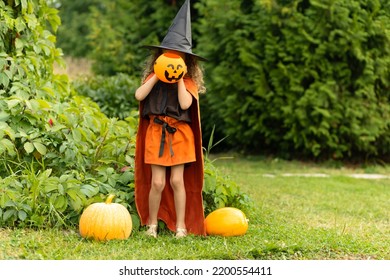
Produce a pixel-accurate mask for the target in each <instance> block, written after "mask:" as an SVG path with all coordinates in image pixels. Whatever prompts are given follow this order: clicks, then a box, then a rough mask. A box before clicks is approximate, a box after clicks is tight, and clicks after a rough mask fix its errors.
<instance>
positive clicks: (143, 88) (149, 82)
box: [135, 74, 158, 101]
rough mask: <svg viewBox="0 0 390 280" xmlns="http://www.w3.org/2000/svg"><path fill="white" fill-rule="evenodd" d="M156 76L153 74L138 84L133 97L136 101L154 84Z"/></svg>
mask: <svg viewBox="0 0 390 280" xmlns="http://www.w3.org/2000/svg"><path fill="white" fill-rule="evenodd" d="M157 81H158V78H157V76H156V75H155V74H153V76H152V77H151V78H150V79H149V80H147V81H146V83H144V84H143V85H142V86H140V87H139V88H138V89H137V90H136V91H135V99H137V100H138V101H142V100H144V99H145V98H146V96H148V94H149V93H150V91H151V90H152V88H153V87H154V85H155V84H156V83H157Z"/></svg>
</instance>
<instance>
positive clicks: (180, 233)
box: [176, 228, 187, 238]
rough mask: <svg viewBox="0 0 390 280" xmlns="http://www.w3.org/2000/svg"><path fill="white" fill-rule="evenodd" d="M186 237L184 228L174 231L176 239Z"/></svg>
mask: <svg viewBox="0 0 390 280" xmlns="http://www.w3.org/2000/svg"><path fill="white" fill-rule="evenodd" d="M186 236H187V230H186V229H185V228H177V229H176V238H182V237H186Z"/></svg>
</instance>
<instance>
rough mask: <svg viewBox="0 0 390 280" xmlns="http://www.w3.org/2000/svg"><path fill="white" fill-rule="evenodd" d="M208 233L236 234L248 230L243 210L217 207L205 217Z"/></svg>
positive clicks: (241, 233)
mask: <svg viewBox="0 0 390 280" xmlns="http://www.w3.org/2000/svg"><path fill="white" fill-rule="evenodd" d="M204 223H205V228H206V233H207V234H208V235H222V236H238V235H244V234H245V233H246V231H247V230H248V219H247V218H246V216H245V214H244V212H242V211H241V210H240V209H237V208H234V207H223V208H219V209H217V210H215V211H213V212H211V213H210V214H209V215H207V217H206V219H205V222H204Z"/></svg>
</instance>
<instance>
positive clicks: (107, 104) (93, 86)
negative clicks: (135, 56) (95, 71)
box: [73, 74, 140, 119]
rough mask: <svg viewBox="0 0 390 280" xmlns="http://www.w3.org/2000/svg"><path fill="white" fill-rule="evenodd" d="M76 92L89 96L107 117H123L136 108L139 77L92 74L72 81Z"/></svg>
mask: <svg viewBox="0 0 390 280" xmlns="http://www.w3.org/2000/svg"><path fill="white" fill-rule="evenodd" d="M73 85H74V87H75V90H76V92H77V93H78V94H80V95H83V96H88V97H90V98H91V99H92V100H93V101H94V102H96V103H97V104H98V105H99V107H100V109H101V110H102V112H103V113H104V114H105V115H107V116H108V117H112V118H119V119H125V118H126V117H128V116H129V115H130V113H131V111H136V110H138V101H137V100H136V99H135V97H134V93H135V90H136V89H137V88H138V87H139V85H140V79H139V78H132V77H130V76H128V75H126V74H117V75H115V76H111V77H107V76H92V77H88V78H85V79H81V80H76V81H74V82H73Z"/></svg>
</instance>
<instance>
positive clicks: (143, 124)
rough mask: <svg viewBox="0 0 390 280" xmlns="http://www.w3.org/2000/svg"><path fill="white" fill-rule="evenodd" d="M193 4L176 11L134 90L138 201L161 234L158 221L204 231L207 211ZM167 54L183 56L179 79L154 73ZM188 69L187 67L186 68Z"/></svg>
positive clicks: (179, 231) (182, 232) (181, 231)
mask: <svg viewBox="0 0 390 280" xmlns="http://www.w3.org/2000/svg"><path fill="white" fill-rule="evenodd" d="M191 40H192V39H191V19H190V5H189V1H188V0H187V1H186V2H185V3H184V4H183V6H182V7H181V9H180V10H179V12H178V14H177V15H176V17H175V19H174V21H173V23H172V25H171V27H170V28H169V30H168V34H167V35H166V36H165V38H164V40H163V41H162V43H161V45H160V46H147V47H149V48H152V49H153V50H154V51H155V53H154V55H153V56H152V57H151V60H150V61H149V63H148V64H147V66H146V69H145V72H144V79H143V84H142V85H141V86H140V87H139V88H138V89H137V90H136V93H135V97H136V99H137V100H139V101H140V106H139V110H140V121H139V127H138V132H137V140H136V155H135V201H136V206H137V210H138V213H139V215H140V219H141V224H142V225H147V226H148V230H147V231H146V233H147V234H148V235H150V236H153V237H157V230H158V229H157V225H158V220H159V219H161V220H163V221H164V222H165V223H166V225H167V227H168V228H169V229H170V230H172V231H175V232H176V237H184V236H186V235H187V232H188V233H192V234H196V235H205V229H204V211H203V198H202V188H203V154H202V140H201V139H202V137H201V128H200V116H199V102H198V100H199V96H198V94H199V93H201V92H203V91H204V86H203V73H202V71H201V68H200V67H199V65H198V60H204V59H203V58H201V57H199V56H197V55H195V54H193V53H192V42H191ZM162 53H165V54H167V55H169V56H180V57H181V58H182V59H183V60H184V61H185V65H186V66H184V67H186V71H184V72H183V76H182V77H180V79H178V81H177V82H176V83H167V82H164V81H162V80H160V79H159V78H158V76H157V75H156V74H155V73H154V72H153V69H154V68H153V66H154V63H155V61H156V59H157V58H158V57H159V56H160V55H161V54H162ZM184 69H185V68H184Z"/></svg>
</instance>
